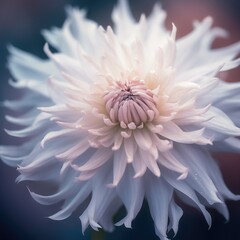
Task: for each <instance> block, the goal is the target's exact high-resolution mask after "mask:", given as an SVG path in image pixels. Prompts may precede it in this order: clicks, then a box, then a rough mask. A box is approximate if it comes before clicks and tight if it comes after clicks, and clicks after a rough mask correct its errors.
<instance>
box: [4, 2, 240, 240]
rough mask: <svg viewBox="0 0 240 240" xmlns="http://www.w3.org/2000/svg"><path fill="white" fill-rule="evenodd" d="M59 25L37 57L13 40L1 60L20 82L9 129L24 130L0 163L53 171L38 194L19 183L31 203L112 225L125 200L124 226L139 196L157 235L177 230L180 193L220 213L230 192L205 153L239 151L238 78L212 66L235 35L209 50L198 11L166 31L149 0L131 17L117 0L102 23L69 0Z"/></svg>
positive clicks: (231, 58) (229, 51) (42, 175)
mask: <svg viewBox="0 0 240 240" xmlns="http://www.w3.org/2000/svg"><path fill="white" fill-rule="evenodd" d="M67 12H68V19H67V21H66V22H65V23H64V25H63V27H62V28H61V29H57V28H56V29H54V30H51V31H44V32H43V34H44V36H45V38H46V41H47V42H48V43H49V44H50V45H52V46H53V47H54V48H55V49H57V53H53V52H52V51H51V50H50V48H49V46H48V44H46V45H45V47H44V50H45V53H46V54H47V56H48V59H47V60H42V59H39V58H37V57H34V56H32V55H30V54H27V53H24V52H22V51H20V50H17V49H15V48H13V47H11V48H10V52H11V53H12V54H11V56H10V61H9V68H10V70H11V73H12V75H13V77H14V78H15V80H16V81H11V82H10V84H11V85H12V86H14V87H16V88H23V89H25V91H26V93H25V95H24V97H23V98H22V99H21V100H19V101H11V102H9V101H6V102H5V105H6V107H8V108H9V109H12V110H16V109H21V111H23V112H25V113H24V114H23V115H22V116H21V117H19V116H18V117H17V118H14V117H10V116H7V120H8V121H10V122H13V123H14V124H17V125H20V126H22V128H21V129H20V130H14V131H10V130H7V132H8V134H10V135H13V136H15V137H20V138H24V139H25V142H24V144H23V145H21V146H2V147H1V149H0V153H1V157H2V160H3V161H4V162H6V163H7V164H9V165H12V166H18V170H19V172H20V176H19V177H18V180H19V181H23V180H32V181H54V182H55V183H56V184H57V186H58V190H57V192H56V193H53V194H52V195H49V196H43V195H39V194H37V193H35V192H32V191H30V194H31V195H32V197H33V198H34V199H35V200H36V201H38V202H39V203H41V204H46V205H48V204H54V203H57V202H60V201H62V200H64V204H63V207H62V209H61V210H60V211H59V212H57V213H56V214H54V215H53V216H51V218H52V219H56V220H60V219H64V218H67V217H68V216H70V215H71V213H72V212H73V211H74V210H75V209H76V208H77V207H78V206H81V205H82V206H83V203H84V202H87V207H85V208H84V207H82V208H81V212H80V219H81V222H82V228H83V231H84V230H85V229H86V227H87V226H88V225H91V226H92V228H93V229H98V228H101V227H103V228H104V229H105V230H108V231H111V230H112V229H113V222H112V217H113V215H114V214H115V213H116V212H117V211H118V209H119V208H120V207H121V206H122V205H124V206H125V208H126V211H127V215H126V216H125V217H124V218H123V219H121V220H120V221H119V222H118V223H115V224H116V225H121V224H124V225H125V226H126V227H131V222H132V220H133V219H134V218H135V217H136V215H137V214H138V212H139V210H140V209H141V206H142V203H143V200H144V199H146V200H147V202H148V205H149V208H150V212H151V215H152V218H153V220H154V224H155V229H156V234H157V235H158V236H159V237H160V238H161V239H167V231H168V230H171V229H173V231H174V232H175V233H176V232H177V229H178V222H179V219H180V218H181V216H182V209H181V208H180V207H179V206H178V204H177V203H176V202H175V198H174V197H173V195H174V193H175V195H177V197H178V198H180V199H181V200H182V201H184V202H186V203H188V204H190V205H193V206H195V207H197V208H199V209H200V210H201V211H202V213H203V215H204V217H205V218H206V221H207V222H208V224H209V225H211V217H210V215H209V213H208V212H207V210H206V209H205V206H210V205H211V207H213V208H216V209H217V210H218V211H219V212H220V213H222V214H223V215H224V216H225V218H228V211H227V209H226V205H225V203H224V200H225V199H233V200H238V199H240V197H239V196H235V195H234V194H232V193H231V192H230V191H229V190H228V189H227V187H226V186H225V184H224V182H223V179H222V177H221V174H220V171H219V168H218V166H217V164H216V163H215V160H213V158H212V157H211V152H213V151H216V150H219V149H220V150H222V151H237V152H239V150H240V148H239V146H238V145H239V139H237V138H236V137H237V136H240V129H239V128H238V126H239V124H240V122H239V118H238V116H237V113H239V106H238V101H239V92H240V84H238V83H231V84H230V83H226V82H223V81H222V80H221V79H219V77H218V76H219V75H218V73H220V72H222V71H226V70H229V69H232V68H235V67H237V66H238V65H239V62H240V61H239V59H235V58H236V56H237V55H238V53H239V51H240V44H239V43H237V44H234V45H231V46H229V47H225V48H220V49H214V50H213V49H211V44H212V42H213V40H214V39H215V38H216V37H218V36H222V35H225V32H224V31H223V30H222V29H219V28H212V29H211V24H212V19H211V18H209V17H208V18H205V19H204V20H203V21H202V22H198V23H196V24H195V26H194V30H193V31H192V32H191V33H189V34H188V35H186V36H185V37H183V38H181V39H179V40H176V27H175V25H173V26H172V30H171V31H170V32H169V31H168V30H167V29H166V28H165V27H164V19H165V16H166V14H165V12H164V11H163V10H162V9H161V7H160V6H159V5H156V6H155V8H154V9H153V11H152V13H151V14H150V16H149V17H147V18H146V17H145V16H144V15H142V16H141V18H140V20H139V21H138V22H137V21H135V20H134V18H133V17H132V15H131V13H130V11H129V7H128V5H127V2H126V1H125V0H120V1H119V4H118V6H117V7H116V8H115V9H114V11H113V14H112V18H113V21H114V27H113V29H112V28H111V27H107V29H106V30H105V29H103V28H102V27H98V26H97V24H96V23H94V22H92V21H90V20H87V19H86V18H85V12H84V11H82V10H77V9H73V8H68V11H67Z"/></svg>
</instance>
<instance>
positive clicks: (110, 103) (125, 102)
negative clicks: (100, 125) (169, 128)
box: [104, 80, 159, 128]
mask: <svg viewBox="0 0 240 240" xmlns="http://www.w3.org/2000/svg"><path fill="white" fill-rule="evenodd" d="M156 99H157V97H156V95H154V93H153V92H152V91H151V90H150V89H147V88H146V86H145V85H144V82H143V81H139V80H132V81H128V82H125V83H123V82H120V81H118V82H115V83H114V84H113V85H112V86H111V87H110V88H109V89H108V90H107V91H106V92H105V94H104V100H105V106H106V110H107V112H108V114H109V119H110V120H111V121H112V122H114V123H117V122H118V123H120V124H121V126H122V127H124V128H126V127H127V126H128V127H130V128H136V127H139V126H142V125H143V123H146V122H149V121H152V120H153V119H154V117H155V116H157V115H158V114H159V112H158V110H157V107H156V105H157V103H156Z"/></svg>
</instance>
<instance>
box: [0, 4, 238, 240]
mask: <svg viewBox="0 0 240 240" xmlns="http://www.w3.org/2000/svg"><path fill="white" fill-rule="evenodd" d="M155 2H156V1H155V0H148V1H146V0H134V1H133V0H132V1H131V0H130V6H131V8H132V11H133V14H134V16H135V17H136V18H137V19H138V18H139V16H140V14H141V13H142V12H144V13H146V15H148V14H149V13H150V11H151V9H152V7H153V5H154V3H155ZM159 2H161V3H162V6H163V8H164V9H166V11H167V12H168V17H167V22H166V24H167V26H168V27H169V28H170V27H171V23H172V22H174V23H175V25H176V26H177V28H178V35H177V37H181V36H183V35H184V34H186V33H188V32H189V31H190V30H191V28H192V21H193V20H195V19H198V20H201V19H203V18H204V17H205V16H208V15H211V16H213V18H214V25H217V26H220V27H223V28H225V29H227V30H228V31H229V33H230V38H228V39H224V40H223V39H219V40H217V41H216V42H215V43H214V46H215V47H216V46H224V45H227V44H230V43H233V42H236V41H239V40H240V29H239V24H240V14H239V13H240V1H239V0H201V1H199V0H177V1H176V0H161V1H159ZM115 4H116V1H115V0H105V1H99V0H88V1H87V0H72V1H71V0H69V1H68V0H50V1H49V0H0V81H1V85H0V86H1V87H0V101H2V100H3V99H13V98H15V95H14V93H13V92H12V90H11V89H10V87H9V86H8V84H7V81H8V79H9V77H10V74H9V72H8V70H7V68H6V62H7V56H8V53H7V48H6V46H7V45H8V44H12V45H14V46H16V47H18V48H20V49H23V50H25V51H28V52H31V53H33V54H36V55H38V56H41V57H45V55H44V53H43V45H44V43H45V42H44V39H43V37H42V36H41V34H40V32H41V30H42V29H46V28H48V29H49V28H51V27H52V26H61V25H62V23H63V21H64V19H65V11H64V7H65V6H66V5H73V6H78V7H80V8H85V9H87V10H88V17H89V18H90V19H93V20H95V21H97V22H98V23H99V24H101V25H103V26H104V27H106V26H107V25H109V24H110V25H111V24H112V22H111V18H110V16H111V11H112V8H113V6H114V5H115ZM227 80H228V81H238V80H240V70H239V69H238V70H234V71H231V72H230V74H229V75H228V79H227ZM0 125H1V127H0V144H6V143H8V142H10V141H12V140H11V139H10V138H9V137H7V135H6V134H5V132H4V131H3V128H4V126H6V123H5V120H4V111H3V109H0ZM216 157H217V159H218V162H219V165H220V168H221V170H222V172H223V177H224V179H225V182H226V183H227V185H228V186H229V188H230V189H231V190H232V191H233V192H234V193H238V194H240V156H239V155H227V154H226V155H221V156H218V155H216ZM17 175H18V173H17V171H16V170H15V169H13V168H10V167H8V166H6V165H4V164H3V163H2V162H1V161H0V240H40V239H45V240H48V239H49V240H50V239H51V240H55V239H56V240H65V239H69V240H81V239H83V240H89V239H91V240H103V239H104V240H112V239H114V240H122V239H131V240H132V239H134V240H150V239H151V240H155V239H156V240H157V239H158V238H157V237H156V236H155V233H154V228H153V222H152V220H151V217H150V215H149V213H148V207H147V206H146V204H145V205H144V207H143V209H142V211H141V213H140V214H139V216H138V217H137V219H136V220H135V221H134V223H133V229H132V230H129V229H125V228H124V227H118V228H116V230H115V231H114V233H111V234H105V235H104V234H103V233H102V232H100V233H98V234H96V233H94V232H93V231H91V230H88V231H87V232H86V233H85V235H84V236H83V235H82V233H81V225H80V221H79V220H78V216H77V214H75V215H74V216H72V217H71V218H69V219H66V220H64V221H52V220H50V219H48V218H46V217H47V216H48V215H49V211H48V209H47V207H45V206H41V205H39V204H38V203H36V202H35V201H34V200H33V199H32V198H31V197H30V195H29V193H28V191H27V188H26V186H25V183H20V184H16V183H15V178H16V177H17ZM227 204H228V206H229V210H230V221H229V222H228V223H225V220H224V219H223V217H222V216H220V215H219V214H218V213H216V212H215V211H212V210H211V209H210V212H211V214H212V216H213V226H212V227H211V229H210V230H208V227H207V224H206V223H205V220H204V219H203V216H202V215H201V214H200V213H199V212H198V211H196V210H194V209H192V208H189V207H186V206H183V208H184V213H185V214H184V216H183V218H182V219H181V221H180V227H179V232H178V234H177V236H176V237H175V238H174V239H175V240H180V239H181V240H193V239H194V240H198V239H199V240H208V239H209V240H210V239H211V240H230V239H231V240H232V239H236V240H237V239H240V231H239V230H240V202H227Z"/></svg>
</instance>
